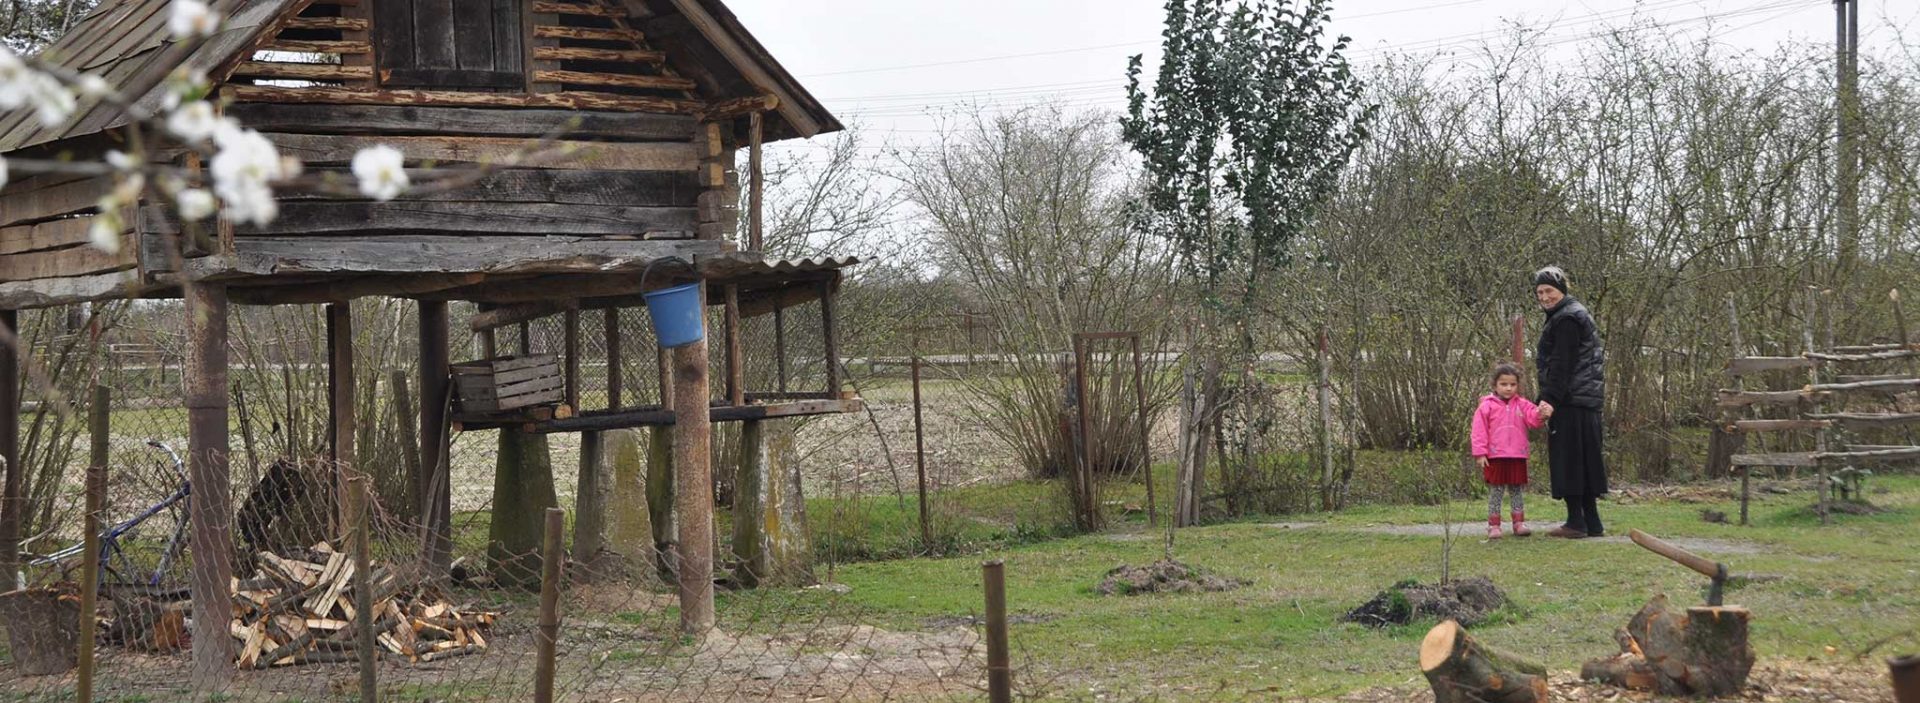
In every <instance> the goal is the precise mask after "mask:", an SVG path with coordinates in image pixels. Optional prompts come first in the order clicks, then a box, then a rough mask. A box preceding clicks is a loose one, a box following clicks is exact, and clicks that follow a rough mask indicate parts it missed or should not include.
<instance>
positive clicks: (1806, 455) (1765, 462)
mask: <svg viewBox="0 0 1920 703" xmlns="http://www.w3.org/2000/svg"><path fill="white" fill-rule="evenodd" d="M1732 463H1733V465H1734V466H1819V465H1820V460H1819V458H1818V457H1817V456H1816V455H1815V453H1814V452H1791V453H1786V454H1735V455H1733V460H1732Z"/></svg>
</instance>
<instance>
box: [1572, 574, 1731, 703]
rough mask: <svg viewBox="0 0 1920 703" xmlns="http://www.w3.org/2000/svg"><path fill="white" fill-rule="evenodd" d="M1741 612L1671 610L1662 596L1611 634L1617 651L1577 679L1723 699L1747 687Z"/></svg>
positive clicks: (1701, 608)
mask: <svg viewBox="0 0 1920 703" xmlns="http://www.w3.org/2000/svg"><path fill="white" fill-rule="evenodd" d="M1749 619H1750V615H1749V614H1748V612H1747V609H1745V608H1740V607H1734V606H1720V607H1715V606H1699V607H1693V608H1687V609H1686V610H1685V611H1680V610H1677V609H1675V608H1674V607H1673V606H1672V604H1671V603H1669V602H1668V601H1667V597H1666V596H1664V595H1659V596H1654V598H1653V600H1652V601H1651V602H1649V603H1647V606H1646V607H1644V608H1641V609H1640V612H1639V613H1637V614H1635V615H1634V616H1633V619H1632V620H1630V621H1628V622H1627V626H1626V627H1625V628H1624V629H1622V630H1619V631H1618V632H1616V633H1614V639H1615V640H1617V641H1619V643H1620V653H1619V654H1617V655H1614V656H1612V657H1608V658H1606V659H1595V660H1593V661H1590V662H1587V664H1586V665H1585V666H1583V667H1581V668H1580V677H1581V678H1583V679H1588V680H1593V681H1600V682H1603V683H1608V684H1612V685H1615V686H1620V687H1622V688H1630V689H1634V690H1639V691H1652V692H1655V693H1659V694H1661V695H1668V696H1726V695H1733V694H1737V693H1739V692H1741V691H1742V690H1744V689H1745V688H1746V686H1747V672H1749V671H1751V670H1752V669H1753V648H1752V647H1751V646H1749V645H1748V644H1747V621H1748V620H1749Z"/></svg>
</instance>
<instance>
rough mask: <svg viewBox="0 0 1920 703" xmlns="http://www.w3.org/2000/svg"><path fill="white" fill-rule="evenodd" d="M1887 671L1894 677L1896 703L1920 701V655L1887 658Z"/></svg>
mask: <svg viewBox="0 0 1920 703" xmlns="http://www.w3.org/2000/svg"><path fill="white" fill-rule="evenodd" d="M1887 672H1888V674H1890V675H1891V676H1892V678H1893V701H1894V703H1920V655H1907V656H1904V657H1894V658H1893V659H1889V660H1887Z"/></svg>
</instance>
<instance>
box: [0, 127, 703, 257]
mask: <svg viewBox="0 0 1920 703" xmlns="http://www.w3.org/2000/svg"><path fill="white" fill-rule="evenodd" d="M688 119H689V120H691V119H692V118H691V117H689V118H688ZM47 183H48V185H42V186H38V187H33V186H30V185H22V184H20V183H15V184H13V186H12V187H10V188H7V189H6V192H5V194H4V195H0V224H7V225H12V224H16V223H23V222H26V223H31V222H38V221H41V220H46V219H48V218H53V217H59V216H61V215H66V214H70V213H74V212H78V211H81V210H86V209H89V208H92V207H94V206H95V205H96V204H98V203H99V202H100V197H101V196H103V195H106V194H107V193H108V192H109V191H111V190H113V179H112V178H108V177H106V176H93V177H90V178H69V179H66V180H60V181H47ZM9 230H11V228H9ZM3 236H4V235H0V237H3ZM16 236H17V235H16ZM36 248H37V247H36ZM16 251H24V250H16Z"/></svg>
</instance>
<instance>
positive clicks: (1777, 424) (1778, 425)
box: [1727, 420, 1833, 432]
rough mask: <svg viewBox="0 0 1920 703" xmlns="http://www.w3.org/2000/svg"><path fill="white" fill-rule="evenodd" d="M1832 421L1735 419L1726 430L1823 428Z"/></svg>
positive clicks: (1759, 430)
mask: <svg viewBox="0 0 1920 703" xmlns="http://www.w3.org/2000/svg"><path fill="white" fill-rule="evenodd" d="M1832 424H1833V423H1831V422H1829V421H1827V420H1735V421H1734V422H1733V424H1731V425H1727V431H1728V432H1780V431H1786V430H1824V429H1826V428H1828V427H1831V426H1832Z"/></svg>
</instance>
